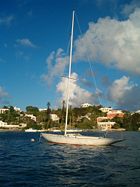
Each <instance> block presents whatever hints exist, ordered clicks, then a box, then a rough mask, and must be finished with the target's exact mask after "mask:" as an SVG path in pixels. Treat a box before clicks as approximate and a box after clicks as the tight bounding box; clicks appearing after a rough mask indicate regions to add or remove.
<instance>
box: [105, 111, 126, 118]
mask: <svg viewBox="0 0 140 187" xmlns="http://www.w3.org/2000/svg"><path fill="white" fill-rule="evenodd" d="M114 117H119V118H123V117H124V113H123V112H122V111H121V110H111V111H109V112H108V113H107V118H108V119H113V118H114Z"/></svg>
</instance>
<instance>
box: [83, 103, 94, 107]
mask: <svg viewBox="0 0 140 187" xmlns="http://www.w3.org/2000/svg"><path fill="white" fill-rule="evenodd" d="M89 106H93V105H92V104H89V103H83V104H81V107H82V108H87V107H89Z"/></svg>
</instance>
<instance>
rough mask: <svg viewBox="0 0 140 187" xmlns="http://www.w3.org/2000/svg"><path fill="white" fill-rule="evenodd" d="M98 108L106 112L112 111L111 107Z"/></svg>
mask: <svg viewBox="0 0 140 187" xmlns="http://www.w3.org/2000/svg"><path fill="white" fill-rule="evenodd" d="M99 110H100V111H102V112H104V113H106V112H109V111H112V110H113V109H112V108H111V107H102V108H100V109H99Z"/></svg>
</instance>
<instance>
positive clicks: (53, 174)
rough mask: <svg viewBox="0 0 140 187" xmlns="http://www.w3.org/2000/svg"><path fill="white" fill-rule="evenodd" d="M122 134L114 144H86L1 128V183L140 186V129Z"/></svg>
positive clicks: (11, 186) (4, 185) (38, 186)
mask: <svg viewBox="0 0 140 187" xmlns="http://www.w3.org/2000/svg"><path fill="white" fill-rule="evenodd" d="M123 136H124V137H125V139H126V140H125V141H124V142H121V143H119V144H116V145H114V146H106V147H86V146H70V145H58V144H50V143H48V142H47V141H44V140H41V141H39V133H22V132H0V186H1V187H17V186H20V187H23V186H24V187H26V186H27V187H51V186H58V187H59V186H61V187H63V186H66V187H68V186H72V187H73V186H77V187H80V186H82V187H94V186H103V187H106V186H107V187H108V186H112V187H114V186H116V187H121V186H130V187H133V186H134V187H135V186H140V132H124V133H123ZM32 138H34V139H35V142H32V141H31V139H32Z"/></svg>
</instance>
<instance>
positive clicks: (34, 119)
mask: <svg viewBox="0 0 140 187" xmlns="http://www.w3.org/2000/svg"><path fill="white" fill-rule="evenodd" d="M25 117H28V118H31V119H32V120H33V121H35V122H36V116H34V115H33V114H25Z"/></svg>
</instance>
